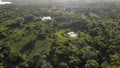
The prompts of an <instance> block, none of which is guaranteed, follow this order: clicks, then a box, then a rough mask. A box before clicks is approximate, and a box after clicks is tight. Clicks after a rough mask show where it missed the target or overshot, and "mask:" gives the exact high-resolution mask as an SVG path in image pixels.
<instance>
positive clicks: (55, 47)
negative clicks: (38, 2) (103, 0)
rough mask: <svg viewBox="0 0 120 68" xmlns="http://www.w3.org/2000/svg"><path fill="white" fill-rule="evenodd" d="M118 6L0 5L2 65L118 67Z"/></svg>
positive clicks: (10, 67)
mask: <svg viewBox="0 0 120 68" xmlns="http://www.w3.org/2000/svg"><path fill="white" fill-rule="evenodd" d="M119 7H120V5H119V4H117V3H116V5H114V4H112V3H109V4H104V7H100V6H94V4H93V5H92V4H90V6H89V7H86V8H80V7H79V8H78V7H77V8H60V7H56V8H55V7H39V6H29V7H28V6H17V5H1V6H0V68H120V8H119ZM44 16H50V17H51V18H52V19H51V20H42V19H41V18H42V17H44ZM71 31H73V32H75V33H76V34H77V37H76V38H72V37H69V36H68V32H71Z"/></svg>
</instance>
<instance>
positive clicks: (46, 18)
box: [41, 16, 52, 21]
mask: <svg viewBox="0 0 120 68" xmlns="http://www.w3.org/2000/svg"><path fill="white" fill-rule="evenodd" d="M41 19H42V20H43V21H44V20H51V19H52V18H51V17H50V16H46V17H42V18H41Z"/></svg>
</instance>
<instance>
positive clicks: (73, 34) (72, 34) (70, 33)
mask: <svg viewBox="0 0 120 68" xmlns="http://www.w3.org/2000/svg"><path fill="white" fill-rule="evenodd" d="M68 35H69V36H70V37H72V38H74V37H77V34H75V33H74V32H69V33H68Z"/></svg>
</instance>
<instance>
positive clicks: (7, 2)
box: [0, 0, 12, 5]
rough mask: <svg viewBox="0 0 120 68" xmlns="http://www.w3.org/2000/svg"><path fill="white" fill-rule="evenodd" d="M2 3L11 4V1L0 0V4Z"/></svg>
mask: <svg viewBox="0 0 120 68" xmlns="http://www.w3.org/2000/svg"><path fill="white" fill-rule="evenodd" d="M4 4H12V2H9V1H2V0H0V5H4Z"/></svg>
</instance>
